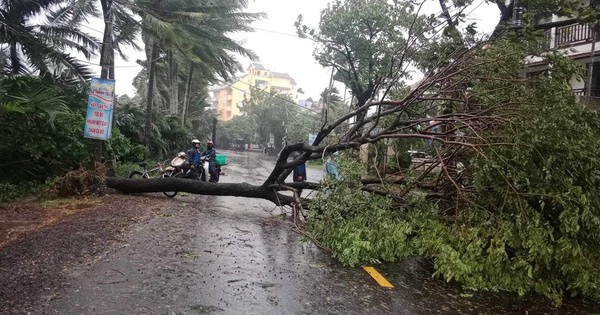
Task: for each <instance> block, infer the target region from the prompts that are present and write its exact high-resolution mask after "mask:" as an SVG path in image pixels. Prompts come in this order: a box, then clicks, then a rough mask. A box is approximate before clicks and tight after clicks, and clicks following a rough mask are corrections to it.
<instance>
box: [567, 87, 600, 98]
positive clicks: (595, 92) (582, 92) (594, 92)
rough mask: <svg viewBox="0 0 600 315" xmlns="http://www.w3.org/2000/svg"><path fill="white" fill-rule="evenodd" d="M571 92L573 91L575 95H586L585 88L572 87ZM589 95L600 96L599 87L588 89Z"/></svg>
mask: <svg viewBox="0 0 600 315" xmlns="http://www.w3.org/2000/svg"><path fill="white" fill-rule="evenodd" d="M573 92H575V95H577V96H587V89H573ZM590 97H594V98H597V97H600V89H598V88H592V89H591V91H590Z"/></svg>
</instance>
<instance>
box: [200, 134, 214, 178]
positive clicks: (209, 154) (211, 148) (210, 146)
mask: <svg viewBox="0 0 600 315" xmlns="http://www.w3.org/2000/svg"><path fill="white" fill-rule="evenodd" d="M201 156H207V157H208V173H209V175H210V180H209V181H210V182H213V183H214V182H217V174H216V172H217V163H216V161H215V160H216V158H217V151H215V148H214V143H213V142H212V141H210V140H208V142H207V143H206V150H204V152H202V155H201Z"/></svg>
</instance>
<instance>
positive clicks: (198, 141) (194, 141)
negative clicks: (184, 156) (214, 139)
mask: <svg viewBox="0 0 600 315" xmlns="http://www.w3.org/2000/svg"><path fill="white" fill-rule="evenodd" d="M192 144H200V140H198V139H194V140H192Z"/></svg>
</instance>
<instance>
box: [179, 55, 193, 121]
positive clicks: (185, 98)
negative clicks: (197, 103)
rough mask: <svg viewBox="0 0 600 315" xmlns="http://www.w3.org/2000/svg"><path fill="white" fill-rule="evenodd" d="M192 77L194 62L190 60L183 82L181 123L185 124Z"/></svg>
mask: <svg viewBox="0 0 600 315" xmlns="http://www.w3.org/2000/svg"><path fill="white" fill-rule="evenodd" d="M193 77H194V62H193V61H192V62H190V69H189V70H188V75H187V80H186V82H185V94H184V95H183V109H182V111H181V124H185V119H186V118H187V111H188V108H189V106H190V98H191V94H192V93H190V92H191V89H192V79H193Z"/></svg>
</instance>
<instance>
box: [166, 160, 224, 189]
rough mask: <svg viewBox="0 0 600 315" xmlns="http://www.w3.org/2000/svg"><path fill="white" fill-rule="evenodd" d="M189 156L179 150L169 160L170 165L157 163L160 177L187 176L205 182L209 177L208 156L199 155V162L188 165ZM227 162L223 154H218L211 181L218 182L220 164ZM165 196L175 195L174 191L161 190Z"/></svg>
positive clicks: (220, 170) (220, 171)
mask: <svg viewBox="0 0 600 315" xmlns="http://www.w3.org/2000/svg"><path fill="white" fill-rule="evenodd" d="M188 160H189V157H188V156H187V154H186V153H185V152H179V153H178V154H177V156H176V157H175V158H173V160H171V163H170V166H168V167H166V168H165V167H163V165H162V164H159V168H160V171H161V173H162V175H161V177H162V178H187V179H192V180H200V181H203V182H207V181H208V179H209V175H208V174H209V171H208V170H209V161H208V160H209V156H207V155H205V156H201V157H200V164H199V165H196V166H194V167H193V166H191V165H189V162H188ZM226 164H227V158H226V156H225V155H224V154H218V155H217V157H216V161H215V178H213V179H212V180H213V182H219V178H220V175H222V174H223V173H222V169H221V166H223V165H226ZM163 193H164V194H165V196H167V197H171V198H173V197H175V196H176V195H177V192H176V191H165V192H163Z"/></svg>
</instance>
